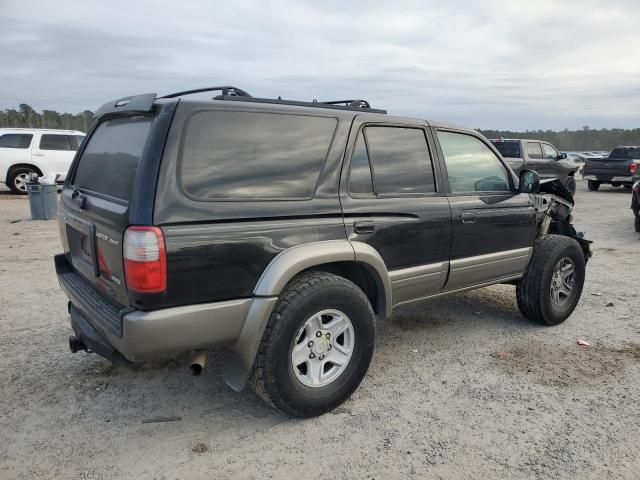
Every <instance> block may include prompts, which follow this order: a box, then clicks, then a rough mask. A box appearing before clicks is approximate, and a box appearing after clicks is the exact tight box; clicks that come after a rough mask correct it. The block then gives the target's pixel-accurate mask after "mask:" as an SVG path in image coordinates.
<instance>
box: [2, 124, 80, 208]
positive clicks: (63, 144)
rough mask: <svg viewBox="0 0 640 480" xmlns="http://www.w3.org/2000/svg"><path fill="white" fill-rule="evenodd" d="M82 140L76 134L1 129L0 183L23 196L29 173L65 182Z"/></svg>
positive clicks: (78, 134)
mask: <svg viewBox="0 0 640 480" xmlns="http://www.w3.org/2000/svg"><path fill="white" fill-rule="evenodd" d="M84 136H85V135H84V133H82V132H78V131H76V130H46V129H39V128H0V182H3V181H4V182H5V183H6V184H7V187H9V188H10V189H11V191H12V192H14V193H18V194H23V195H24V194H26V193H27V185H26V183H27V180H28V179H29V174H31V173H37V174H38V175H39V176H42V175H53V176H55V178H56V182H57V183H62V182H64V179H65V178H66V176H67V170H69V166H70V165H71V161H72V160H73V156H74V155H75V153H76V150H78V147H79V146H80V143H81V142H82V139H83V138H84Z"/></svg>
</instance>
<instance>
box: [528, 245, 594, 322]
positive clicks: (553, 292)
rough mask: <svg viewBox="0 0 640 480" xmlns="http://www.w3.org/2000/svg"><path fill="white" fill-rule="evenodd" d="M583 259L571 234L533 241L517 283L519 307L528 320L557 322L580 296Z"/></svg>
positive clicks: (578, 246)
mask: <svg viewBox="0 0 640 480" xmlns="http://www.w3.org/2000/svg"><path fill="white" fill-rule="evenodd" d="M584 277H585V259H584V254H583V252H582V248H581V247H580V244H578V242H576V241H575V240H574V239H573V238H570V237H565V236H562V235H548V236H547V237H545V238H544V239H542V240H539V241H538V242H536V245H535V247H534V250H533V255H532V257H531V260H530V262H529V266H528V267H527V271H526V272H525V275H524V277H523V278H522V279H521V280H520V281H519V282H518V284H517V286H516V297H517V300H518V308H519V309H520V312H521V313H522V315H524V316H525V317H526V318H528V319H529V320H532V321H535V322H538V323H542V324H545V325H558V324H559V323H562V322H563V321H565V320H566V319H567V318H568V317H569V315H571V313H572V312H573V310H574V309H575V308H576V305H577V304H578V301H579V300H580V295H581V294H582V287H583V286H584Z"/></svg>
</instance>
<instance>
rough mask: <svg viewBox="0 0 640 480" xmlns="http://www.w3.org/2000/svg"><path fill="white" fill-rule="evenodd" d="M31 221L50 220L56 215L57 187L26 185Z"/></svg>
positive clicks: (37, 184)
mask: <svg viewBox="0 0 640 480" xmlns="http://www.w3.org/2000/svg"><path fill="white" fill-rule="evenodd" d="M27 193H28V194H29V207H30V208H31V220H51V219H52V218H56V215H57V213H58V187H57V186H56V185H41V184H39V183H27Z"/></svg>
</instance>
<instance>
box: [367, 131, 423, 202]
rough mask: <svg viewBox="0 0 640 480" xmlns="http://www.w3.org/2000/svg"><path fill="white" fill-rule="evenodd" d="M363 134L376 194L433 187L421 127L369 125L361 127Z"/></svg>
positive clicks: (393, 193) (421, 191)
mask: <svg viewBox="0 0 640 480" xmlns="http://www.w3.org/2000/svg"><path fill="white" fill-rule="evenodd" d="M364 134H365V137H366V140H367V145H368V147H369V148H368V150H369V157H370V159H371V164H372V166H373V178H374V183H375V191H376V193H377V194H378V195H408V194H424V193H431V192H435V191H436V185H435V181H434V175H433V166H432V165H431V158H430V156H429V149H428V147H427V139H426V137H425V134H424V130H422V129H419V128H402V127H377V126H376V127H374V126H370V127H366V128H365V129H364Z"/></svg>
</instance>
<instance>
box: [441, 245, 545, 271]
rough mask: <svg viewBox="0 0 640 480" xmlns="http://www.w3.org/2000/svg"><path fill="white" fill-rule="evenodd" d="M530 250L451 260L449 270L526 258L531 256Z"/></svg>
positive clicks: (524, 249) (508, 251)
mask: <svg viewBox="0 0 640 480" xmlns="http://www.w3.org/2000/svg"><path fill="white" fill-rule="evenodd" d="M531 250H532V249H531V247H527V248H517V249H515V250H505V251H502V252H495V253H487V254H485V255H478V256H475V257H465V258H459V259H457V260H451V269H452V270H453V269H457V268H465V267H474V266H479V265H484V264H487V263H492V262H497V261H501V260H509V259H514V258H519V257H522V256H526V257H528V256H529V255H530V254H531Z"/></svg>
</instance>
